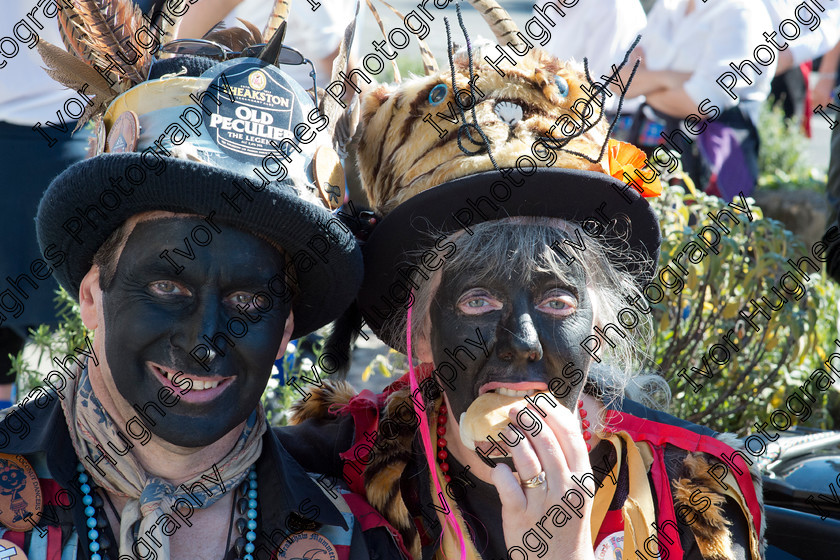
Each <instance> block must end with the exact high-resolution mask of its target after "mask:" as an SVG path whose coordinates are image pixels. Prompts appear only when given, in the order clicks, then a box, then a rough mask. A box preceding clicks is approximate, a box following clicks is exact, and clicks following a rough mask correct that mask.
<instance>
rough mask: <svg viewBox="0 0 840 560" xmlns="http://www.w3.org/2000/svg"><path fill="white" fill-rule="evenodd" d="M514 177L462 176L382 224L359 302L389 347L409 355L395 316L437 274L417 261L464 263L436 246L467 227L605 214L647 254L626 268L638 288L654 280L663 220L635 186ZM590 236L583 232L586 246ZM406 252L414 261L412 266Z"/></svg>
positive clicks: (566, 173) (549, 172)
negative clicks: (427, 253)
mask: <svg viewBox="0 0 840 560" xmlns="http://www.w3.org/2000/svg"><path fill="white" fill-rule="evenodd" d="M509 177H511V180H505V178H504V176H503V175H502V174H500V173H499V172H498V171H495V170H493V171H486V172H483V173H477V174H474V175H468V176H466V177H461V178H459V179H455V180H452V181H449V182H446V183H443V184H441V185H438V186H436V187H433V188H431V189H428V190H426V191H424V192H421V193H419V194H417V195H415V196H413V197H411V198H409V199H408V200H406V201H404V202H402V203H400V204H399V205H398V206H397V207H396V208H394V210H392V211H391V212H390V213H389V214H388V215H387V216H385V217H384V218H382V219H380V221H379V223H378V224H377V225H376V227H375V228H374V230H373V232H372V233H371V235H370V237H369V238H368V240H367V242H366V243H364V245H363V246H362V253H363V255H364V265H365V277H364V281H363V282H362V288H361V290H360V292H359V297H358V298H357V302H358V305H359V308H360V310H361V312H362V315H363V317H364V319H365V322H366V323H367V324H368V325H369V326H370V328H371V329H372V330H373V331H374V332H375V333H376V334H377V336H379V337H380V338H381V339H382V340H383V341H384V342H385V343H386V344H388V345H389V346H391V347H392V348H394V349H396V350H399V351H401V352H405V342H406V341H405V333H392V332H389V331H388V329H387V328H386V327H387V325H388V324H389V323H390V321H391V320H392V319H393V317H394V314H402V315H403V316H404V314H405V313H406V309H407V306H408V304H409V301H410V300H409V299H408V291H409V290H411V289H416V288H417V286H419V282H424V281H426V280H425V276H428V277H429V278H431V276H432V274H434V271H433V270H432V269H430V268H428V267H426V266H424V265H423V264H422V263H421V262H418V261H419V260H420V258H419V253H421V252H422V251H424V250H427V249H428V250H432V249H433V250H435V251H436V252H437V253H438V255H439V257H438V258H436V259H432V258H429V259H427V262H428V263H429V266H434V267H435V268H439V267H440V266H442V264H441V262H440V260H441V258H444V257H445V255H446V254H447V253H452V254H451V255H449V256H448V257H446V259H453V258H458V254H457V241H456V242H455V245H456V249H455V251H454V252H452V250H451V248H449V249H446V250H439V249H440V248H435V239H436V238H438V237H439V236H440V235H441V234H443V235H447V236H448V235H450V234H453V233H455V232H457V231H460V230H464V231H465V234H464V235H468V234H470V231H469V230H468V229H467V228H469V226H470V225H474V224H477V223H480V222H485V221H490V220H499V219H503V218H508V217H513V216H534V217H545V218H560V219H563V220H567V221H569V222H576V223H578V224H581V223H583V222H584V221H586V220H588V219H589V218H593V219H595V220H597V221H601V222H603V221H604V218H603V217H602V216H604V215H605V216H607V217H608V218H609V219H610V220H612V219H613V218H616V219H618V220H619V221H621V222H624V223H625V224H628V223H629V225H630V227H629V228H628V229H627V231H626V235H627V237H626V245H628V246H629V247H626V248H627V249H629V250H630V251H631V252H632V253H633V254H642V255H647V256H649V258H648V259H640V260H639V261H637V262H634V263H630V265H629V266H628V264H627V263H626V262H625V263H623V264H622V266H625V267H627V268H628V269H629V271H630V272H631V273H633V274H634V275H635V276H636V278H637V280H638V282H639V284H640V286H643V285H644V284H645V283H646V282H647V281H648V280H649V279H650V278H651V277H652V275H653V272H654V270H655V267H656V264H657V262H658V259H659V246H660V243H661V235H660V231H659V221H658V218H657V216H656V214H655V213H654V211H653V208H651V206H650V204H648V202H647V201H646V200H645V199H644V198H642V196H641V195H640V194H639V193H638V191H636V190H635V189H634V188H632V187H628V186H627V184H625V183H624V182H622V181H619V180H617V179H614V178H613V177H610V176H608V175H606V174H604V173H598V172H593V171H583V170H578V169H564V168H553V167H537V168H536V169H535V170H534V172H533V174H532V175H530V176H527V177H526V176H523V175H521V174H518V173H517V172H516V171H515V170H512V171H511V174H510V175H509ZM500 182H501V183H503V184H506V185H507V187H508V188H507V189H505V188H503V187H502V186H501V185H498V184H497V183H500ZM515 183H520V184H521V186H518V187H517V186H515ZM494 185H495V186H494ZM491 189H493V190H492V191H491ZM508 193H509V197H508V198H505V197H507V196H508ZM598 209H600V212H599V211H598ZM624 216H626V219H625V218H624ZM465 226H466V227H465ZM584 231H585V230H582V231H581V232H580V233H581V235H582V236H583V239H584V241H586V240H587V234H586V233H584ZM407 254H414V255H415V257H414V258H413V259H411V260H409V258H407V257H406V255H407ZM410 267H416V268H419V269H420V270H419V271H418V272H416V273H415V274H414V275H413V277H412V278H411V280H409V279H408V278H407V277H408V274H409V272H408V271H409V268H410ZM400 269H402V273H401V272H400Z"/></svg>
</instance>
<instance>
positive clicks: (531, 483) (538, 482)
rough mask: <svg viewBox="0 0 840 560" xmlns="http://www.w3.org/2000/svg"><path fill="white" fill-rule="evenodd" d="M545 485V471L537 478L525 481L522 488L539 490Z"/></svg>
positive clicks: (521, 484)
mask: <svg viewBox="0 0 840 560" xmlns="http://www.w3.org/2000/svg"><path fill="white" fill-rule="evenodd" d="M543 484H545V471H540V473H539V474H538V475H537V476H535V477H533V478H529V479H528V480H523V481H522V482H521V483H520V486H522V487H523V488H538V487H540V486H542V485H543Z"/></svg>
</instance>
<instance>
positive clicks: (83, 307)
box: [79, 265, 102, 331]
mask: <svg viewBox="0 0 840 560" xmlns="http://www.w3.org/2000/svg"><path fill="white" fill-rule="evenodd" d="M101 310H102V289H101V288H100V287H99V267H98V266H96V265H94V266H92V267H91V268H90V270H88V273H87V274H85V277H84V278H82V283H81V285H80V286H79V311H80V314H81V316H82V323H84V325H85V327H86V328H87V329H88V330H91V331H92V330H95V329H96V327H98V326H99V317H101V316H102V314H101V313H100V311H101Z"/></svg>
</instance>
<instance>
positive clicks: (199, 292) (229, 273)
mask: <svg viewBox="0 0 840 560" xmlns="http://www.w3.org/2000/svg"><path fill="white" fill-rule="evenodd" d="M201 223H202V221H201V220H200V219H198V218H167V219H161V220H154V221H148V222H141V223H139V224H138V225H137V226H136V227H135V228H134V230H133V231H132V233H131V235H130V236H129V238H128V241H127V242H126V245H125V248H124V249H123V251H122V253H121V255H120V260H119V263H118V265H117V269H116V274H115V276H114V280H113V282H112V284H111V286H110V287H109V288H108V289H107V290H105V291H104V292H103V306H104V316H105V330H104V333H102V334H104V336H105V353H106V358H107V362H108V367H109V369H110V371H111V375H112V376H113V379H114V384H115V385H116V388H117V390H118V391H119V393H120V395H121V396H122V398H123V399H125V401H127V403H128V405H129V406H132V405H136V406H137V407H145V406H146V405H147V404H148V403H154V404H155V405H156V406H157V408H154V407H152V406H148V407H146V413H145V414H143V415H140V414H138V416H140V418H141V419H143V420H144V423H145V424H146V425H147V426H148V428H149V430H150V431H151V432H152V433H154V434H155V435H157V436H159V437H161V438H162V439H164V440H166V441H168V442H170V443H173V444H175V445H180V446H183V447H201V446H205V445H208V444H210V443H212V442H214V441H217V440H218V439H219V438H221V437H222V436H223V435H224V434H226V433H227V432H229V431H230V430H232V429H233V428H234V427H235V426H237V425H238V424H240V423H241V422H243V421H244V420H245V419H246V418H247V417H248V415H249V414H250V413H251V412H252V411H253V410H254V408H255V407H256V406H257V403H258V402H259V399H260V395H261V394H262V392H263V390H264V389H265V386H266V384H267V382H268V378H269V376H270V374H271V366H272V364H273V362H274V358H275V356H276V354H277V350H278V348H279V346H280V342H281V341H282V338H283V330H284V326H285V321H286V318H287V317H288V315H289V310H290V308H291V306H290V304H288V303H283V302H282V301H281V300H280V299H274V300H273V301H271V302H266V301H260V300H261V299H263V298H262V297H260V298H258V301H257V303H258V304H259V305H260V308H261V309H262V310H266V311H262V310H258V309H257V308H256V307H255V305H254V300H253V298H254V294H255V293H256V292H262V293H268V291H267V290H266V286H267V285H268V283H269V280H270V279H271V278H272V276H274V275H276V274H278V273H280V274H281V276H282V274H283V269H284V259H283V256H282V255H280V253H279V252H278V251H277V250H276V249H274V248H273V247H272V246H271V245H270V244H268V243H267V242H265V241H263V240H260V239H258V238H256V237H254V236H253V235H250V234H247V233H245V232H242V231H239V230H237V229H234V228H230V227H228V228H224V227H223V228H222V233H219V234H216V235H214V236H213V240H212V242H211V243H209V244H208V245H207V246H204V247H201V246H198V245H197V244H195V243H193V244H192V251H193V252H194V255H195V258H194V259H192V260H189V261H187V260H186V259H184V262H183V264H184V269H183V270H182V271H181V273H180V274H175V272H174V270H173V268H172V266H171V265H170V264H168V263H167V262H166V261H165V260H162V259H161V258H160V253H161V251H162V250H164V249H169V248H172V247H184V238H185V237H187V238H189V236H190V232H191V230H192V229H193V228H194V227H195V226H197V225H200V224H201ZM246 315H247V316H246ZM243 324H244V325H246V326H247V331H246V332H244V334H243V328H242V326H243ZM217 333H224V335H225V336H226V337H227V338H228V339H229V340H230V341H231V342H232V343H233V344H228V343H227V342H226V341H224V340H223V339H222V337H221V336H216V335H217ZM204 336H206V337H207V338H209V339H213V338H214V337H215V339H216V340H215V343H216V345H217V347H218V348H219V350H221V351H220V352H218V353H217V355H216V356H215V358H214V359H212V360H211V361H210V362H209V367H210V371H209V372H208V371H205V370H204V369H203V368H202V367H201V366H200V365H199V363H198V362H197V361H196V360H195V359H194V358H193V357H191V356H190V351H191V350H193V348H195V346H196V345H198V344H207V345H209V344H208V342H207V340H206V339H204V338H203V337H204ZM222 354H224V355H222ZM179 371H180V372H183V373H182V374H178V373H177V372H179ZM167 373H168V374H169V375H173V374H174V377H175V379H174V381H173V380H170V379H167V377H166V376H165V375H166V374H167ZM187 378H190V379H191V380H192V383H190V382H187V381H186V379H187ZM217 381H218V382H219V384H218V386H216V387H215V388H205V389H203V390H201V389H200V387H202V386H203V385H204V382H210V383H211V384H212V383H214V382H217ZM199 382H200V383H199ZM162 387H168V388H170V389H171V390H172V392H173V393H174V395H177V396H179V397H180V400H179V402H177V403H176V404H175V405H174V406H171V407H167V406H164V405H163V404H162V403H161V400H160V397H159V391H160V390H161V388H162ZM187 389H189V390H187ZM174 398H175V397H173V396H171V395H170V396H169V398H168V400H167V403H168V404H171V402H172V401H173V400H174ZM158 409H160V410H162V411H163V412H164V413H165V415H164V416H161V415H160V414H159V412H158ZM135 410H136V409H135ZM126 420H128V418H126ZM152 422H154V423H152Z"/></svg>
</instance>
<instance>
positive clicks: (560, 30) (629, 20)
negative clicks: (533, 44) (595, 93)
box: [534, 0, 647, 138]
mask: <svg viewBox="0 0 840 560" xmlns="http://www.w3.org/2000/svg"><path fill="white" fill-rule="evenodd" d="M561 9H562V12H563V13H565V15H564V16H562V17H561V16H559V15H557V14H558V12H557V11H556V10H561ZM537 13H540V14H546V16H547V17H548V18H550V19H551V20H552V21H554V22H555V23H556V24H557V27H554V28H552V29H551V38H550V39H549V40H548V43H547V44H546V45H545V46H544V47H543V50H545V51H546V52H549V53H551V54H553V55H554V56H556V57H558V58H561V59H566V60H576V61H578V62H583V59H584V58H586V59H587V62H588V65H589V74H590V76H591V77H592V79H593V80H594V81H603V80H601V79H600V77H601V76H608V75H610V73H611V72H612V66H613V65H615V66H618V65H619V64H620V63H621V61H622V60H623V59H624V55H625V54H626V53H627V51H628V50H629V49H630V47H631V46H632V45H633V41H635V40H636V37H637V36H638V35H639V34H640V33H641V32H642V30H643V29H644V28H645V24H646V23H647V17H646V16H645V10H644V9H643V8H642V5H641V3H639V0H602V1H600V2H580V3H578V4H575V6H574V7H573V8H565V9H563V7H562V6H560V5H559V4H558V2H557V1H556V0H538V1H537V2H536V4H535V5H534V14H535V15H536V14H537ZM558 20H559V21H558ZM643 101H644V99H643V98H637V99H635V100H625V102H624V106H623V107H622V114H623V115H624V117H622V119H621V120H620V121H619V122H618V124H617V126H616V129H615V135H616V137H617V138H623V137H624V133H623V131H625V130H627V129H628V128H629V127H630V123H631V120H632V114H633V113H634V112H635V111H636V110H637V109H638V108H639V106H640V105H641V104H642V102H643ZM617 106H618V97H617V96H615V95H613V96H612V97H610V98H608V99H607V111H608V112H609V113H614V112H615V111H616V110H617Z"/></svg>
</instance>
